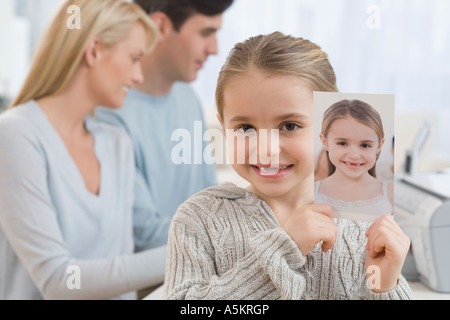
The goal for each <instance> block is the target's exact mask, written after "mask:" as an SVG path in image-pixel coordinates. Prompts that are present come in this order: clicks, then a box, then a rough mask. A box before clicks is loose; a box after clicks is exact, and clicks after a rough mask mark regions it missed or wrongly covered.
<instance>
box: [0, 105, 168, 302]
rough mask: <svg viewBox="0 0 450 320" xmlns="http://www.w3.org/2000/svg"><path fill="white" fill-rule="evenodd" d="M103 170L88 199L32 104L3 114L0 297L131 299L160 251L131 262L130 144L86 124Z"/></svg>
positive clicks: (150, 277) (151, 278)
mask: <svg viewBox="0 0 450 320" xmlns="http://www.w3.org/2000/svg"><path fill="white" fill-rule="evenodd" d="M85 127H86V129H87V130H88V131H89V132H90V133H91V134H92V136H93V137H94V141H95V153H96V155H97V159H98V161H99V164H100V167H101V181H100V192H99V194H98V195H95V194H92V193H91V192H89V191H88V190H87V189H86V186H85V183H84V180H83V178H82V176H81V174H80V172H79V170H78V167H77V166H76V164H75V162H74V161H73V159H72V157H71V156H70V154H69V152H68V150H67V149H66V147H65V145H64V142H63V141H62V139H61V138H60V136H59V135H58V133H57V132H56V131H55V129H54V128H53V126H52V125H51V124H50V122H49V120H48V119H47V117H46V115H45V114H44V113H43V112H42V110H41V108H40V107H39V105H38V104H37V103H36V102H35V101H34V100H31V101H29V102H27V103H25V104H24V105H21V106H18V107H16V108H13V109H10V110H8V111H6V112H4V113H3V114H1V115H0V299H42V298H46V299H78V298H79V299H109V298H130V299H132V298H135V297H136V295H135V292H134V291H135V290H139V289H142V288H145V287H149V286H151V285H154V284H157V283H158V281H159V280H160V279H161V277H163V274H164V265H165V247H161V248H156V249H154V250H151V251H144V252H142V253H139V254H133V247H134V242H133V235H132V232H133V225H132V206H133V183H134V174H135V172H134V170H135V169H134V159H133V150H132V143H131V141H130V139H129V137H128V135H127V134H126V133H125V132H124V131H122V130H121V129H118V128H115V127H112V126H109V125H107V124H101V123H99V122H97V121H95V120H93V119H90V118H86V121H85Z"/></svg>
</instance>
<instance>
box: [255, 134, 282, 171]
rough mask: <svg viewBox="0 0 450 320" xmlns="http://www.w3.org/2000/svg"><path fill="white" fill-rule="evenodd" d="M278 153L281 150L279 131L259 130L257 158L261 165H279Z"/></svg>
mask: <svg viewBox="0 0 450 320" xmlns="http://www.w3.org/2000/svg"><path fill="white" fill-rule="evenodd" d="M280 152H281V148H280V135H279V130H267V129H261V130H259V132H258V156H259V161H260V162H261V164H277V163H279V156H280Z"/></svg>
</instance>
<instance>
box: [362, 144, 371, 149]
mask: <svg viewBox="0 0 450 320" xmlns="http://www.w3.org/2000/svg"><path fill="white" fill-rule="evenodd" d="M361 148H364V149H366V148H372V146H371V145H370V144H368V143H363V144H362V145H361Z"/></svg>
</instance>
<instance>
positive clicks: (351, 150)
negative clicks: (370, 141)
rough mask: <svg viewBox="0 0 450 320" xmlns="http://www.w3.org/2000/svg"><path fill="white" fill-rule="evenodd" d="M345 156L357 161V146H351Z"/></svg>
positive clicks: (358, 155)
mask: <svg viewBox="0 0 450 320" xmlns="http://www.w3.org/2000/svg"><path fill="white" fill-rule="evenodd" d="M347 155H348V157H349V158H350V159H354V160H357V159H359V157H360V156H361V153H360V151H359V148H358V147H357V146H351V147H350V148H349V150H348V152H347Z"/></svg>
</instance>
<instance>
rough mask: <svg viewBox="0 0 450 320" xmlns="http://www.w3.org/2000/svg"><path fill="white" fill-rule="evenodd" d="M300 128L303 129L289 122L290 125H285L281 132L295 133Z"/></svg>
mask: <svg viewBox="0 0 450 320" xmlns="http://www.w3.org/2000/svg"><path fill="white" fill-rule="evenodd" d="M300 128H301V127H300V126H299V125H298V124H296V123H291V122H288V123H286V124H284V125H283V126H282V127H281V130H284V131H294V130H297V129H300Z"/></svg>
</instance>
